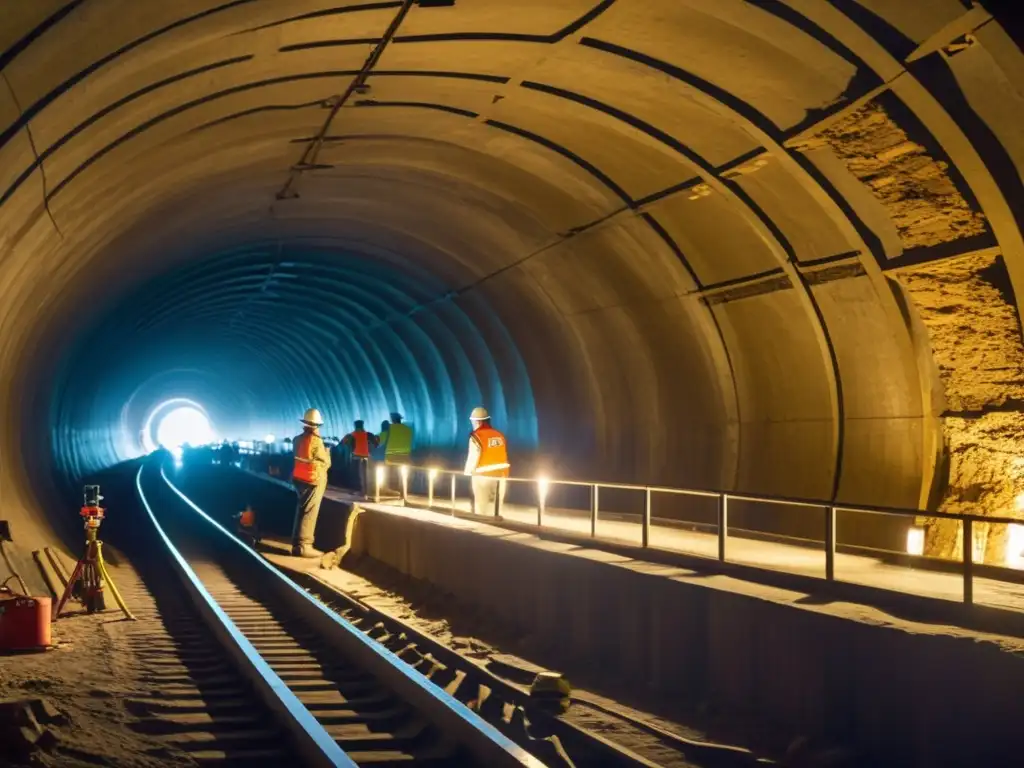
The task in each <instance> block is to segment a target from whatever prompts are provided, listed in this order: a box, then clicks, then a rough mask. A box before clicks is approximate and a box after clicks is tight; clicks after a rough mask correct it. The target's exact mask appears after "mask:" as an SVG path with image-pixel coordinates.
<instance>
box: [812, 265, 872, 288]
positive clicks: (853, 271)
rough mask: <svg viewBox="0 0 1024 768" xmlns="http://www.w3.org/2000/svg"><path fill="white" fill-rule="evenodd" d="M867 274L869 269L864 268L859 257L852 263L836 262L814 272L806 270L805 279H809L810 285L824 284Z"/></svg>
mask: <svg viewBox="0 0 1024 768" xmlns="http://www.w3.org/2000/svg"><path fill="white" fill-rule="evenodd" d="M866 274H867V270H866V269H864V265H863V264H861V263H860V260H859V259H858V260H857V261H855V262H853V263H851V264H836V265H835V266H831V267H825V268H824V269H818V270H814V271H813V272H805V273H804V280H806V281H807V284H808V285H824V284H825V283H834V282H835V281H837V280H851V279H853V278H855V277H863V276H864V275H866Z"/></svg>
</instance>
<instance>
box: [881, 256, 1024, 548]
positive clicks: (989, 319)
mask: <svg viewBox="0 0 1024 768" xmlns="http://www.w3.org/2000/svg"><path fill="white" fill-rule="evenodd" d="M895 276H896V278H897V279H898V280H899V281H900V282H901V283H902V284H903V285H904V287H905V288H906V290H907V292H908V293H909V294H910V296H911V297H912V298H913V300H914V303H915V304H916V305H917V308H918V311H919V312H920V314H921V319H922V321H923V322H924V325H925V326H926V327H927V328H928V334H929V337H930V341H931V347H932V354H933V355H934V357H935V361H936V364H937V365H938V369H939V377H940V379H941V380H942V384H943V387H944V390H945V394H946V403H947V408H946V412H945V413H944V414H943V420H942V421H943V431H944V437H945V441H946V444H947V447H948V451H949V484H948V489H947V492H946V495H945V498H944V499H943V502H942V505H941V507H940V509H941V510H942V511H946V512H957V513H973V514H981V515H1002V516H1013V515H1015V514H1016V508H1015V499H1016V497H1017V495H1018V494H1020V493H1022V492H1024V412H1022V411H1024V345H1022V343H1021V331H1020V323H1019V320H1018V315H1017V309H1016V305H1015V301H1014V298H1013V295H1012V292H1011V290H1010V287H1009V277H1008V275H1007V274H1006V268H1005V266H1004V265H1003V262H1002V259H1001V258H1000V257H999V256H998V255H997V254H995V253H992V252H987V251H986V252H981V253H972V254H968V255H965V256H959V257H955V258H951V259H945V260H942V261H937V262H931V263H929V264H926V265H922V266H917V267H908V268H905V269H902V270H898V271H897V272H896V273H895ZM979 528H984V527H983V526H979ZM987 528H988V530H979V531H978V532H977V533H976V542H978V543H977V544H976V546H980V547H983V548H984V559H985V562H990V563H993V564H1002V563H1003V562H1004V558H1005V548H1006V538H1007V532H1006V527H1005V526H988V527H987ZM960 541H961V539H960V526H959V525H958V524H956V523H953V522H951V521H946V520H930V521H929V524H928V527H927V535H926V538H925V552H926V554H930V555H934V556H941V557H959V556H960V552H961V549H960Z"/></svg>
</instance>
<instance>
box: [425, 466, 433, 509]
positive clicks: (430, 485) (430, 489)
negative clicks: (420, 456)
mask: <svg viewBox="0 0 1024 768" xmlns="http://www.w3.org/2000/svg"><path fill="white" fill-rule="evenodd" d="M433 508H434V470H432V469H431V470H429V471H428V472H427V509H433Z"/></svg>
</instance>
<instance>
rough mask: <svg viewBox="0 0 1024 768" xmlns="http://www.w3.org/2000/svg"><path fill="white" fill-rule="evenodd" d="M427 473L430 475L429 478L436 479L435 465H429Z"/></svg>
mask: <svg viewBox="0 0 1024 768" xmlns="http://www.w3.org/2000/svg"><path fill="white" fill-rule="evenodd" d="M429 475H430V479H431V480H436V479H437V467H431V468H430V470H429Z"/></svg>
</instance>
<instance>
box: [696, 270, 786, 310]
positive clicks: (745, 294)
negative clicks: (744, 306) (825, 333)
mask: <svg viewBox="0 0 1024 768" xmlns="http://www.w3.org/2000/svg"><path fill="white" fill-rule="evenodd" d="M794 287H795V286H794V285H793V282H792V281H791V280H790V279H789V277H788V276H787V275H778V276H776V277H774V278H771V279H769V280H762V281H760V282H752V283H743V284H742V285H737V286H734V287H732V288H727V289H725V290H724V291H720V292H716V293H711V294H707V295H705V296H701V297H700V300H701V301H702V302H704V304H706V305H707V306H709V307H716V306H718V305H719V304H731V303H732V302H734V301H742V300H743V299H752V298H754V297H755V296H764V295H766V294H769V293H778V292H779V291H791V290H793V289H794Z"/></svg>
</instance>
